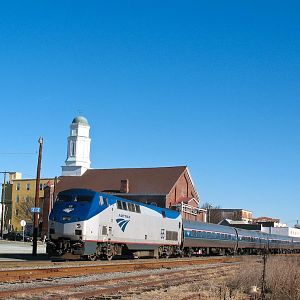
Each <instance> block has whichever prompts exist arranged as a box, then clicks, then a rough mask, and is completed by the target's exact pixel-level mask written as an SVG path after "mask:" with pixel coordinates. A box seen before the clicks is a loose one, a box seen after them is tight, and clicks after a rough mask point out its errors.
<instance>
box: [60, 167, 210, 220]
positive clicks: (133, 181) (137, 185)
mask: <svg viewBox="0 0 300 300" xmlns="http://www.w3.org/2000/svg"><path fill="white" fill-rule="evenodd" d="M70 188H86V189H92V190H95V191H98V192H104V193H110V194H113V195H117V196H120V197H123V198H126V199H130V200H134V201H139V202H143V203H147V204H155V205H157V206H159V207H167V208H173V209H178V210H181V211H182V215H183V217H184V218H186V219H190V220H199V221H205V214H206V210H204V209H200V208H199V202H200V198H199V195H198V193H197V191H196V188H195V186H194V183H193V180H192V177H191V175H190V172H189V170H188V168H187V167H186V166H178V167H158V168H123V169H88V170H86V172H85V173H84V174H83V175H81V176H62V177H60V178H59V181H58V183H57V186H56V192H57V193H58V192H59V191H62V190H66V189H70Z"/></svg>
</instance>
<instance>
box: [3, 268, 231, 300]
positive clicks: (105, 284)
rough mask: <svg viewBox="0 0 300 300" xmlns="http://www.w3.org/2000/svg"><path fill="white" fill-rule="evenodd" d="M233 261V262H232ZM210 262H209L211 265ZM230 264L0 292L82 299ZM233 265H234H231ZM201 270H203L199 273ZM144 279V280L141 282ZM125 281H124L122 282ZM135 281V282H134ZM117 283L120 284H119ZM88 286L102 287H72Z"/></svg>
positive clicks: (175, 281)
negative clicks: (43, 294)
mask: <svg viewBox="0 0 300 300" xmlns="http://www.w3.org/2000/svg"><path fill="white" fill-rule="evenodd" d="M232 263H233V262H232ZM209 264H210V263H208V265H209ZM228 267H229V265H228V264H225V263H223V264H222V265H219V266H207V267H202V268H196V269H193V270H190V269H189V270H181V271H165V272H161V273H159V274H155V275H153V274H145V275H131V276H130V275H126V276H123V277H118V278H114V279H110V280H109V281H104V280H103V279H102V280H92V281H83V282H76V283H71V284H58V285H53V284H51V285H49V286H43V287H36V288H25V289H20V290H13V291H2V292H0V298H8V297H16V296H18V295H19V296H22V295H29V294H30V295H36V294H41V293H44V292H47V293H51V291H52V292H57V291H64V290H65V291H67V292H66V294H68V295H61V294H60V295H51V299H70V297H71V298H72V299H81V298H86V297H91V296H94V295H109V294H112V293H116V292H120V291H125V290H129V289H133V288H143V287H146V286H157V285H159V284H164V283H166V279H159V280H153V279H152V280H150V281H149V280H148V279H149V278H150V277H153V276H156V277H158V278H162V277H164V276H168V278H167V279H168V282H169V283H170V282H171V285H177V284H179V283H180V282H181V281H182V280H183V279H184V280H185V281H188V282H191V281H195V280H198V279H199V278H200V277H203V276H208V275H211V274H212V273H215V272H216V270H217V271H218V272H219V271H222V270H223V269H224V268H228ZM231 267H232V266H231ZM208 270H209V273H205V274H203V271H208ZM199 271H202V272H201V273H199ZM190 272H193V273H196V274H197V276H196V275H195V276H196V277H197V278H198V279H195V278H194V279H191V278H190V279H188V280H186V279H187V277H186V276H185V274H186V273H190ZM137 281H140V282H139V283H136V282H137ZM141 281H143V282H141ZM122 282H123V283H122ZM132 282H134V283H132ZM116 283H117V284H118V285H117V286H115V285H116ZM86 286H93V287H95V286H100V289H97V290H95V289H94V288H93V290H92V291H85V292H78V291H75V292H72V291H71V289H72V288H73V289H74V288H75V289H76V288H82V287H86Z"/></svg>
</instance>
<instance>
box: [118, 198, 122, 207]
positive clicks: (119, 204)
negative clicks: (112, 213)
mask: <svg viewBox="0 0 300 300" xmlns="http://www.w3.org/2000/svg"><path fill="white" fill-rule="evenodd" d="M117 207H118V209H122V203H121V201H120V200H117Z"/></svg>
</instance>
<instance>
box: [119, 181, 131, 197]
mask: <svg viewBox="0 0 300 300" xmlns="http://www.w3.org/2000/svg"><path fill="white" fill-rule="evenodd" d="M120 193H122V194H128V193H129V180H128V179H121V187H120Z"/></svg>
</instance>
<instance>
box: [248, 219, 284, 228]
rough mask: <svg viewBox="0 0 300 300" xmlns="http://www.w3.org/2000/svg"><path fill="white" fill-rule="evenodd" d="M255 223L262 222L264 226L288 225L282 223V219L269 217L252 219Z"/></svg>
mask: <svg viewBox="0 0 300 300" xmlns="http://www.w3.org/2000/svg"><path fill="white" fill-rule="evenodd" d="M252 222H253V223H255V224H260V225H262V226H263V227H287V225H286V224H283V223H280V219H274V218H269V217H259V218H254V219H253V220H252Z"/></svg>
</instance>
